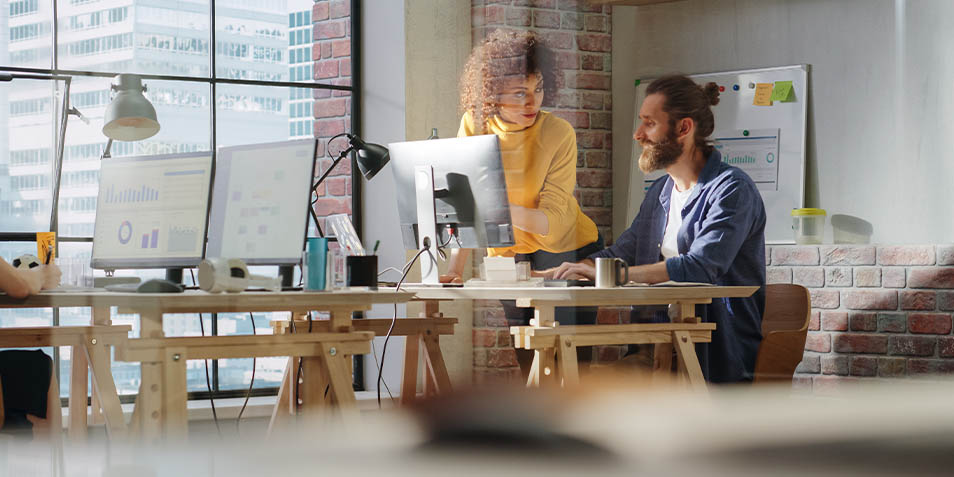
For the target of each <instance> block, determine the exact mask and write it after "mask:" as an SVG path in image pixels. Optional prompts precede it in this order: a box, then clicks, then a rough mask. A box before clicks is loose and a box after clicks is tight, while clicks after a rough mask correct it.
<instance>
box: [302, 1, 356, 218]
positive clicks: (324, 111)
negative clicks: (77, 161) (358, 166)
mask: <svg viewBox="0 0 954 477" xmlns="http://www.w3.org/2000/svg"><path fill="white" fill-rule="evenodd" d="M311 18H312V22H313V23H314V28H313V34H314V47H313V48H312V50H311V51H312V60H313V61H314V68H313V71H314V79H315V81H316V82H319V83H327V84H334V85H347V86H350V85H351V2H350V0H315V5H314V6H313V7H312V13H311ZM314 97H315V103H314V117H315V122H314V134H315V137H317V138H319V139H320V141H319V145H318V156H319V158H320V159H318V164H317V167H316V170H315V176H316V177H320V176H321V174H322V173H324V171H325V170H327V169H328V167H330V166H331V163H332V160H333V158H331V157H328V155H327V154H328V152H330V153H331V154H334V155H335V156H337V154H338V152H339V151H341V150H342V149H344V148H345V147H347V142H346V140H345V139H343V138H342V139H337V140H335V142H334V143H332V144H331V147H330V148H329V147H328V144H327V141H328V139H330V138H331V137H332V136H334V135H335V134H339V133H343V132H351V93H350V92H348V91H331V90H320V89H319V90H314ZM351 190H352V189H351V161H350V159H345V160H343V161H341V162H340V163H339V164H338V166H337V167H335V169H334V170H333V171H332V172H331V174H330V175H329V176H328V177H327V178H326V179H325V181H324V182H323V183H322V184H321V186H319V187H318V202H317V203H316V204H315V212H317V214H318V217H319V223H320V225H321V227H322V230H324V217H326V216H328V215H331V214H341V213H344V214H349V215H350V214H351V212H352V211H351Z"/></svg>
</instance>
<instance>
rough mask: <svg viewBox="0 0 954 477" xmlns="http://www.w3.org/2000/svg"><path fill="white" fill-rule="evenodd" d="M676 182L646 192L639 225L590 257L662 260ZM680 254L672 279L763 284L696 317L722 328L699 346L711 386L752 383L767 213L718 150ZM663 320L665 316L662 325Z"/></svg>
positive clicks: (702, 179)
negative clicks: (662, 249) (755, 289)
mask: <svg viewBox="0 0 954 477" xmlns="http://www.w3.org/2000/svg"><path fill="white" fill-rule="evenodd" d="M672 188H673V180H672V178H671V177H670V176H669V175H668V174H667V175H665V176H663V177H661V178H659V179H658V180H657V181H656V182H654V183H653V185H652V186H651V187H650V188H649V190H648V191H647V192H646V198H645V199H643V203H642V205H641V206H640V208H639V213H638V214H637V215H636V219H635V220H633V224H632V225H630V226H629V228H628V229H626V231H625V232H623V234H622V235H620V237H619V239H618V240H616V242H615V243H614V244H613V245H611V246H609V247H608V248H606V249H603V250H602V251H600V252H597V253H594V254H593V255H590V257H589V258H591V259H593V258H597V257H619V258H622V259H624V260H626V262H627V263H628V264H629V265H631V266H632V265H648V264H653V263H658V262H659V261H661V260H662V256H661V254H660V246H661V244H662V240H663V235H664V234H665V231H666V222H667V221H668V217H669V201H670V197H671V194H672ZM682 220H683V222H682V227H680V229H679V233H678V235H677V237H676V241H677V244H678V248H679V255H677V256H675V257H671V258H669V259H667V260H666V270H667V272H668V273H669V278H670V279H671V280H673V281H677V282H704V283H712V284H714V285H757V286H759V287H760V288H759V290H758V291H756V292H755V294H753V295H752V296H750V297H747V298H716V299H713V300H712V303H711V304H709V305H705V306H704V307H700V308H704V310H700V309H697V313H699V312H700V311H701V312H702V313H701V314H700V316H701V317H702V319H703V320H704V321H707V322H712V323H715V324H716V331H715V332H714V333H713V334H712V343H710V344H699V345H696V351H697V353H698V354H699V361H700V364H701V365H702V372H703V374H704V375H705V376H706V379H708V380H709V381H711V382H735V381H744V380H751V379H752V376H753V373H754V370H755V357H756V354H757V353H758V349H759V343H760V342H761V340H762V332H761V327H762V312H763V311H764V310H765V206H764V205H763V203H762V196H761V195H759V191H758V188H757V187H756V186H755V183H754V182H752V179H751V178H749V176H748V175H747V174H746V173H745V172H742V170H740V169H739V168H737V167H733V166H730V165H728V164H725V163H723V162H722V155H721V154H720V153H719V151H716V150H713V151H712V154H710V155H709V158H708V160H707V161H706V165H705V166H704V168H703V169H702V172H701V173H700V174H699V182H698V183H697V184H696V186H695V188H694V189H693V192H692V194H691V195H690V196H689V199H688V200H687V201H686V205H685V206H684V207H683V209H682ZM664 319H665V318H663V317H660V321H662V320H664Z"/></svg>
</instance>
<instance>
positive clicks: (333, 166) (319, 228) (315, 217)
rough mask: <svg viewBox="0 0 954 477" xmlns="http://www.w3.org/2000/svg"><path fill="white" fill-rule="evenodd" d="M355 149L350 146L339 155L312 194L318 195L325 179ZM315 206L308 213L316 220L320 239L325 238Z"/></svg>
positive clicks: (312, 188)
mask: <svg viewBox="0 0 954 477" xmlns="http://www.w3.org/2000/svg"><path fill="white" fill-rule="evenodd" d="M328 142H329V143H330V142H331V141H328ZM353 149H354V148H353V147H352V146H348V148H347V149H345V150H343V151H341V153H340V154H338V157H336V158H335V160H334V162H332V163H331V166H329V167H328V169H326V170H325V172H324V173H323V174H321V177H319V178H318V180H317V181H315V184H314V185H313V186H311V193H312V194H317V193H318V186H319V185H321V183H322V182H324V180H325V178H326V177H328V174H330V173H331V171H332V170H333V169H334V168H335V166H337V165H338V163H339V162H341V160H342V159H344V158H345V156H347V155H348V154H349V153H350V152H351V151H352V150H353ZM314 205H315V203H314V202H312V203H311V207H308V211H309V212H311V218H313V219H314V220H315V228H316V229H318V236H319V237H324V236H325V234H324V232H322V231H321V226H320V225H318V213H316V212H315V207H314Z"/></svg>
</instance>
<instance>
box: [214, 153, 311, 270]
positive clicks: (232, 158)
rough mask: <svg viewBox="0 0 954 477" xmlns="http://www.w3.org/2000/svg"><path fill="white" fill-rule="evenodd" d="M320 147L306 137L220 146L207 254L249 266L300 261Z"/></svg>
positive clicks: (290, 263) (216, 165)
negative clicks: (302, 138) (234, 260)
mask: <svg viewBox="0 0 954 477" xmlns="http://www.w3.org/2000/svg"><path fill="white" fill-rule="evenodd" d="M316 147H317V141H315V140H314V139H304V140H295V141H284V142H276V143H268V144H253V145H245V146H232V147H222V148H219V151H218V156H217V160H216V164H215V167H216V169H215V183H214V186H213V191H212V208H211V211H210V214H209V243H208V247H207V249H206V256H207V257H225V258H241V259H243V260H245V262H246V263H248V264H250V265H294V264H297V263H299V261H300V260H301V254H302V250H303V248H304V244H305V235H306V233H307V227H308V207H309V204H310V200H311V186H312V180H313V178H314V175H315V174H314V171H315V152H316Z"/></svg>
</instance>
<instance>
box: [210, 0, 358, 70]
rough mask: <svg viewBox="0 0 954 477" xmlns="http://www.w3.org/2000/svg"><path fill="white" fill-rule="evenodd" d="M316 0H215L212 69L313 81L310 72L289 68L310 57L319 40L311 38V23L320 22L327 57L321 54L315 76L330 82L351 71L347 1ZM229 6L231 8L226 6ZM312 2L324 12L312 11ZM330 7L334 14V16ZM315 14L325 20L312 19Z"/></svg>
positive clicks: (305, 61) (312, 36)
mask: <svg viewBox="0 0 954 477" xmlns="http://www.w3.org/2000/svg"><path fill="white" fill-rule="evenodd" d="M250 3H251V5H250ZM332 3H334V5H335V6H332V5H331V4H332ZM338 3H341V5H340V6H338ZM318 5H319V4H315V3H314V1H313V0H264V1H258V2H241V1H239V0H220V1H218V2H217V3H216V15H217V18H216V45H215V54H216V55H217V57H216V75H217V76H218V77H221V78H230V79H253V80H265V81H295V82H315V78H313V77H312V76H311V75H310V74H303V71H302V70H297V71H296V70H294V69H290V68H294V66H292V65H299V64H301V63H303V62H304V63H308V64H310V63H311V61H312V59H311V47H312V46H313V43H315V42H316V41H318V40H313V38H315V32H316V30H315V28H316V27H317V26H318V25H319V23H320V24H321V25H322V27H321V28H322V29H321V32H323V33H321V32H319V33H320V34H321V35H323V36H324V37H325V39H324V40H322V42H323V43H325V44H326V45H325V50H326V53H327V57H326V58H323V59H322V61H324V63H323V64H322V67H323V70H322V71H323V72H324V73H323V76H322V77H320V78H318V80H323V81H325V82H329V83H331V82H333V81H335V80H337V79H339V78H343V77H350V75H351V60H350V56H351V41H350V35H351V25H350V23H351V20H350V11H349V10H348V2H323V3H321V4H320V5H321V6H320V7H319V6H318ZM229 6H232V7H234V8H224V7H229ZM312 8H323V9H324V14H323V16H318V15H315V16H314V17H313V16H312ZM285 9H287V11H285ZM329 10H334V12H330V11H329ZM332 13H334V14H335V15H337V16H336V17H333V18H332V17H331V14H332ZM286 15H287V17H286ZM313 18H323V20H321V21H320V22H318V23H312V20H313Z"/></svg>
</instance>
